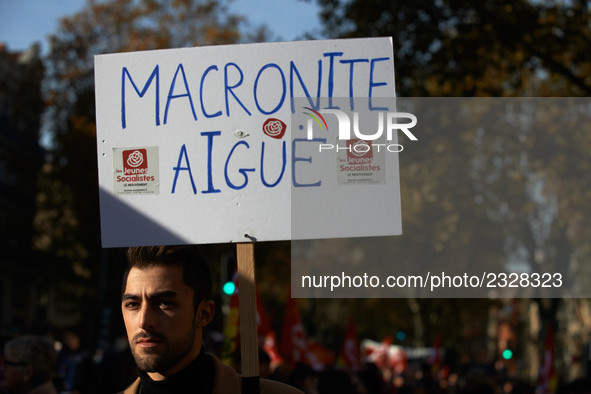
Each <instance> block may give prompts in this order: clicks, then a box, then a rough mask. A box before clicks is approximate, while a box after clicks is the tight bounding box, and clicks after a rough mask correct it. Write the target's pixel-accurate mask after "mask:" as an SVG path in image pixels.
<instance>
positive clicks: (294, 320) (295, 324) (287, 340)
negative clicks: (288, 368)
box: [279, 294, 307, 365]
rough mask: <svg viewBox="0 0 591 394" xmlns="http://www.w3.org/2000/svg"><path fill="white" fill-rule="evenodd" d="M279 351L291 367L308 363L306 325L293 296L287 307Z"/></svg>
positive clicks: (288, 300) (289, 299)
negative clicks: (299, 363)
mask: <svg viewBox="0 0 591 394" xmlns="http://www.w3.org/2000/svg"><path fill="white" fill-rule="evenodd" d="M279 351H280V352H281V356H282V357H283V359H284V360H285V361H286V362H287V363H289V364H290V365H293V364H296V363H298V362H301V363H307V360H306V353H307V344H306V334H305V333H304V325H303V324H302V319H301V317H300V311H299V308H298V304H297V299H295V298H291V294H290V295H289V298H288V299H287V303H286V305H285V315H284V317H283V327H282V329H281V344H280V347H279Z"/></svg>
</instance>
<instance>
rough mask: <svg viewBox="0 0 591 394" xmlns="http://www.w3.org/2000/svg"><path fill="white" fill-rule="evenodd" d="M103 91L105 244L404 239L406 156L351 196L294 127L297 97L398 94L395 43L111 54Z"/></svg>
mask: <svg viewBox="0 0 591 394" xmlns="http://www.w3.org/2000/svg"><path fill="white" fill-rule="evenodd" d="M95 85H96V110H97V143H98V164H99V185H100V209H101V233H102V243H103V246H104V247H119V246H131V245H152V244H182V243H192V244H193V243H225V242H245V241H246V242H247V241H249V240H257V241H268V240H289V239H296V238H297V239H305V238H333V237H343V236H368V235H394V234H400V233H401V225H400V196H399V194H400V193H399V181H398V160H397V156H396V155H385V159H384V158H381V159H380V160H385V167H386V168H385V170H384V169H383V168H382V170H381V172H379V173H376V174H374V175H367V174H366V175H364V176H365V177H366V182H365V183H371V184H362V185H359V187H357V186H355V185H347V183H348V182H346V181H345V180H344V178H342V177H343V176H347V175H346V174H345V175H343V173H344V172H343V171H341V175H339V176H338V177H337V171H335V168H338V167H336V166H337V152H334V153H327V154H324V155H323V156H322V157H321V158H318V159H314V160H312V154H307V153H306V150H308V149H317V148H313V147H312V144H307V143H305V142H304V143H303V142H302V141H301V138H306V136H305V131H302V130H301V127H300V128H299V129H298V130H292V128H293V127H292V116H294V115H295V114H300V113H301V112H302V111H303V110H302V108H299V107H297V108H296V102H297V100H295V99H294V98H297V97H304V98H305V97H310V100H306V101H307V102H310V103H311V104H309V105H310V106H312V107H310V108H311V109H314V110H320V108H318V107H317V108H313V105H314V98H315V97H324V98H333V97H334V98H339V97H345V98H348V97H376V98H378V97H394V96H395V90H394V65H393V52H392V41H391V39H390V38H372V39H349V40H326V41H302V42H288V43H265V44H246V45H233V46H215V47H197V48H184V49H170V50H159V51H145V52H133V53H121V54H110V55H100V56H96V57H95ZM306 108H308V107H306ZM326 117H328V115H327V116H326ZM296 140H297V141H296ZM295 150H297V153H295V154H294V151H295ZM380 157H381V156H380ZM308 159H309V160H308ZM307 160H308V161H307ZM294 170H295V171H296V172H297V173H294ZM350 172H351V171H350ZM307 174H312V175H307ZM307 176H311V177H312V178H318V179H320V180H322V182H320V184H318V185H315V186H314V185H312V183H310V182H307V181H306V179H305V178H306V177H307ZM337 178H338V179H337ZM352 183H355V182H352ZM361 183H364V182H361ZM343 184H345V185H343ZM292 199H293V201H292ZM294 204H295V205H298V206H294ZM300 204H301V205H302V206H299V205H300ZM309 204H311V206H308V205H309ZM358 204H360V205H358ZM361 205H362V206H363V207H365V208H363V210H366V214H364V215H361V216H356V215H355V214H351V212H353V211H356V209H357V208H359V207H360V206H361ZM294 208H295V209H294ZM294 212H295V214H297V217H298V219H300V218H305V221H301V220H298V223H297V225H294V224H293V223H292V215H293V214H294ZM340 213H342V216H343V218H341V219H336V218H335V219H330V220H327V217H326V216H324V215H325V214H328V215H329V217H332V216H335V215H336V216H339V215H340ZM376 215H378V216H377V217H376ZM347 216H349V217H351V216H352V218H351V219H346V218H345V217H347ZM308 229H309V230H308Z"/></svg>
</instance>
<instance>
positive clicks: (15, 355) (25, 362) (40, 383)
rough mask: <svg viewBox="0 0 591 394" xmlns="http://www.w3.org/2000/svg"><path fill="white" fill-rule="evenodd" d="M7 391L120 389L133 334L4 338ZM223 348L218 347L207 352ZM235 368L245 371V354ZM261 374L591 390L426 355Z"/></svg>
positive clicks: (375, 386) (397, 385)
mask: <svg viewBox="0 0 591 394" xmlns="http://www.w3.org/2000/svg"><path fill="white" fill-rule="evenodd" d="M1 345H2V346H1V347H0V349H2V352H1V353H0V394H16V393H27V394H98V393H101V394H102V393H116V392H118V391H120V390H122V389H124V388H125V387H126V386H127V385H129V384H130V383H131V382H132V381H133V380H134V379H135V377H136V376H137V375H136V369H135V365H134V362H133V359H132V357H131V354H130V351H129V346H128V343H127V339H126V338H125V337H120V338H116V339H115V340H114V341H113V342H112V344H111V345H110V346H109V347H108V348H107V349H101V350H97V351H95V352H91V351H88V350H87V349H84V347H83V346H81V345H82V343H81V337H80V335H79V333H77V332H75V331H72V330H66V331H64V332H63V333H62V334H61V336H60V338H59V340H55V339H53V338H49V337H44V336H36V335H21V336H11V335H2V337H1ZM206 346H207V344H206ZM206 350H208V351H209V352H211V353H216V349H215V348H212V349H206ZM234 367H235V368H236V369H237V370H238V371H239V370H240V357H239V356H238V357H236V359H235V365H234ZM259 370H260V376H261V377H262V378H267V379H274V380H278V381H282V382H285V383H287V384H290V385H292V386H294V387H297V388H299V389H301V390H302V391H303V392H304V393H306V394H328V393H339V394H430V393H433V394H456V393H457V394H501V393H514V394H530V393H531V394H546V393H547V394H552V393H555V394H591V380H590V379H588V378H581V379H577V380H575V381H572V382H568V383H564V384H560V385H558V386H557V387H554V388H550V389H548V388H546V389H544V390H542V389H540V387H536V385H535V384H533V383H531V382H525V381H518V380H514V379H510V378H507V377H506V376H505V375H503V374H500V373H499V372H498V371H497V370H495V368H493V367H492V366H487V365H465V366H462V367H461V368H459V369H458V370H457V371H450V370H449V369H440V370H434V368H433V365H431V364H429V363H428V362H426V361H425V360H415V361H414V362H410V363H409V364H408V366H407V368H406V370H405V371H404V372H402V373H392V371H391V370H390V369H380V368H378V367H377V366H376V364H375V363H371V362H365V363H364V364H363V365H362V366H361V367H360V368H358V369H357V370H355V371H353V370H351V369H350V368H344V367H338V366H330V367H324V368H322V369H320V370H318V369H317V368H316V369H315V368H312V367H311V366H309V365H305V364H301V363H299V364H296V365H293V366H288V365H287V364H281V365H273V363H272V362H271V358H270V357H269V356H268V355H267V354H266V353H265V352H264V351H262V350H261V351H260V353H259Z"/></svg>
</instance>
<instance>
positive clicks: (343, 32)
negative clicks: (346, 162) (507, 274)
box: [317, 0, 591, 346]
mask: <svg viewBox="0 0 591 394" xmlns="http://www.w3.org/2000/svg"><path fill="white" fill-rule="evenodd" d="M317 3H318V4H319V5H320V6H321V8H322V12H321V17H322V19H323V22H324V26H325V31H324V34H325V36H327V37H334V38H336V37H340V38H343V37H372V36H391V37H392V38H393V41H394V56H395V59H394V63H395V69H396V88H397V95H398V96H399V97H408V96H423V97H425V96H448V97H449V96H468V97H474V96H497V97H524V96H587V95H588V94H589V93H591V69H590V67H591V55H590V52H589V47H590V44H591V42H590V41H589V39H588V37H589V26H591V24H590V21H591V10H590V9H589V7H590V4H589V2H587V1H572V2H570V1H567V2H563V1H551V0H549V1H545V0H542V1H527V0H519V1H514V0H486V1H476V2H474V1H468V0H441V1H397V2H391V1H384V0H369V1H361V0H317ZM506 104H508V102H504V103H503V105H506ZM539 104H540V103H537V104H536V103H531V102H529V103H520V104H514V105H513V104H510V103H509V104H508V105H507V106H506V108H504V109H501V110H496V111H491V114H489V116H487V114H483V113H479V114H472V118H473V121H474V124H473V126H474V127H472V128H470V127H465V128H464V129H463V131H460V130H458V129H457V128H456V129H455V130H453V129H449V128H445V127H443V128H442V129H440V130H432V131H431V130H430V131H429V132H428V133H423V134H422V135H421V136H419V140H420V143H421V146H420V147H419V146H418V145H417V146H415V145H412V144H409V145H408V146H405V151H404V152H403V153H402V154H401V155H400V166H401V167H400V168H401V192H402V206H403V217H404V231H405V234H404V236H403V237H401V239H400V240H396V241H394V250H393V252H392V253H393V255H396V256H397V261H399V260H403V261H411V262H413V261H414V262H418V261H447V262H450V261H454V259H458V260H457V264H458V266H459V267H464V266H466V267H467V265H465V264H466V262H469V261H478V262H479V264H480V263H482V260H483V257H484V258H486V259H487V260H489V261H490V262H492V261H493V260H494V259H498V260H499V261H500V262H502V263H503V264H508V263H511V262H513V263H514V262H516V261H518V262H521V263H524V264H525V268H524V267H523V266H522V267H521V268H513V269H517V270H519V269H526V270H529V271H530V272H540V271H544V272H557V273H562V274H563V275H564V279H565V282H564V287H563V290H565V291H566V292H567V293H568V292H571V291H572V293H571V294H576V290H577V289H580V288H585V287H586V286H588V283H587V282H585V280H587V278H588V272H586V271H588V269H587V268H586V267H585V266H586V264H585V261H586V259H587V256H589V252H590V250H589V245H588V242H587V240H588V239H589V236H590V235H591V234H590V231H591V227H590V226H589V224H588V221H585V220H584V218H588V217H589V216H590V214H591V212H590V208H589V205H588V204H587V203H586V201H588V200H589V198H590V197H591V192H590V190H591V188H590V187H589V186H590V183H589V182H591V178H590V175H589V174H591V172H590V171H589V167H590V164H589V160H588V153H587V152H589V150H590V149H591V139H590V137H589V136H590V135H591V134H590V133H589V130H587V129H588V127H587V126H586V124H588V122H587V123H586V122H585V120H586V119H587V118H588V108H587V107H586V106H585V104H584V103H581V102H576V101H573V102H566V101H562V102H550V103H549V105H548V106H544V107H542V106H540V105H539ZM512 105H513V108H512ZM528 106H529V107H528ZM532 106H533V107H532ZM528 108H529V109H530V110H529V112H528ZM531 108H535V109H536V112H535V113H533V114H532V113H531ZM499 111H500V112H499ZM499 114H501V115H502V116H501V118H500V119H499V118H497V119H495V118H494V116H495V115H499ZM516 114H520V115H521V118H520V116H518V115H516ZM456 121H457V118H454V119H450V120H449V122H451V123H454V124H455V122H456ZM469 121H470V120H469V119H468V122H469ZM443 124H445V123H443ZM503 124H504V126H505V127H503ZM508 125H509V126H511V127H506V126H508ZM407 148H408V149H407ZM409 244H411V245H413V246H412V247H411V248H406V247H405V246H407V245H409ZM415 249H416V250H415ZM409 250H412V252H410V253H409V252H408V251H409ZM401 251H402V252H403V253H402V254H401V253H400V252H401ZM534 297H539V294H538V295H537V296H536V295H534ZM438 302H439V301H438V300H426V299H423V300H409V305H412V304H414V308H412V307H411V308H410V309H411V310H413V309H414V310H416V311H417V313H419V314H420V315H421V316H423V317H422V318H421V319H419V320H422V322H421V323H420V324H421V325H425V326H426V325H427V324H428V323H427V320H426V319H425V313H424V312H423V311H426V310H430V309H432V306H434V305H436V304H437V303H438ZM479 302H482V300H481V301H479ZM533 302H535V303H537V304H538V308H536V310H537V311H538V312H539V315H540V318H541V319H542V320H543V321H546V322H553V323H555V322H556V320H557V319H558V317H557V316H558V312H559V311H560V308H561V303H562V301H561V299H560V298H551V299H540V298H536V299H534V301H533ZM466 316H472V315H471V314H466ZM469 319H470V318H469ZM523 319H524V320H527V319H528V317H527V316H523ZM469 322H470V321H469V320H465V321H464V322H463V323H462V324H466V323H469ZM558 327H559V329H560V325H558ZM415 330H416V331H419V332H426V331H425V330H422V329H420V328H418V327H417V326H416V324H415ZM542 335H543V330H539V331H538V339H539V338H541V336H542ZM541 343H543V342H542V341H538V344H541ZM540 346H541V345H540Z"/></svg>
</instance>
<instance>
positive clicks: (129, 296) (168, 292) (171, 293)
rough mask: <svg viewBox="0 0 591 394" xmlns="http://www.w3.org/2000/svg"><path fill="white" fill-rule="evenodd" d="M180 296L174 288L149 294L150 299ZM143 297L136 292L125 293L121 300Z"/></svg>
mask: <svg viewBox="0 0 591 394" xmlns="http://www.w3.org/2000/svg"><path fill="white" fill-rule="evenodd" d="M176 296H178V293H177V292H176V291H172V290H164V291H157V292H156V293H152V294H149V295H148V298H149V299H159V298H173V297H176ZM140 298H141V297H140V296H139V295H136V294H129V293H126V294H123V296H121V301H129V300H139V299H140Z"/></svg>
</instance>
